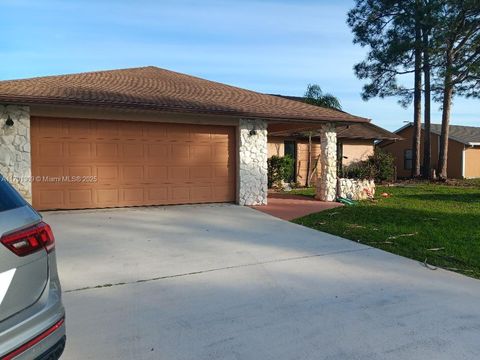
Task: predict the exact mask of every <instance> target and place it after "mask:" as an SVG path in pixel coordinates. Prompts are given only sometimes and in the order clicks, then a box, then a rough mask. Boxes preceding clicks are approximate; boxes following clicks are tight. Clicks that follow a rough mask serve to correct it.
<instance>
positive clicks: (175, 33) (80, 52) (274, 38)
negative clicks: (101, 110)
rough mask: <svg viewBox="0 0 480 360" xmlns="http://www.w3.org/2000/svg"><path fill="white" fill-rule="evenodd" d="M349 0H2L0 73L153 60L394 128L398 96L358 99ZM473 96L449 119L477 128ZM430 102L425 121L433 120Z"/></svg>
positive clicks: (479, 114) (403, 114) (401, 116)
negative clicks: (321, 102) (332, 103)
mask: <svg viewBox="0 0 480 360" xmlns="http://www.w3.org/2000/svg"><path fill="white" fill-rule="evenodd" d="M352 5H353V0H352V1H349V0H336V1H327V0H324V1H322V0H317V1H314V0H291V1H287V0H266V1H260V0H256V1H254V0H242V1H238V0H230V1H227V0H223V1H220V0H203V1H193V0H157V1H150V0H144V1H142V0H140V1H131V0H130V1H124V0H111V1H110V0H108V1H107V0H95V1H91V0H82V1H74V0H69V1H66V0H42V1H38V0H2V2H1V3H0V13H1V14H2V17H1V19H2V20H1V22H0V79H2V80H5V79H13V78H23V77H32V76H42V75H52V74H64V73H73V72H81V71H91V70H102V69H115V68H125V67H135V66H146V65H155V66H159V67H162V68H166V69H170V70H175V71H179V72H184V73H188V74H192V75H196V76H200V77H203V78H207V79H210V80H215V81H220V82H224V83H227V84H231V85H236V86H240V87H244V88H247V89H251V90H256V91H260V92H266V93H282V94H286V95H303V93H304V91H305V88H306V85H307V84H308V83H317V84H319V85H320V86H321V87H322V88H323V89H324V90H325V91H327V92H331V93H333V94H335V95H336V96H337V97H339V98H340V100H341V103H342V105H343V107H344V110H346V111H348V112H351V113H353V114H356V115H360V116H364V117H368V118H371V119H372V120H373V121H374V122H375V123H376V124H378V125H381V126H384V127H386V128H388V129H390V130H394V129H396V128H399V127H401V126H402V125H403V122H404V121H410V120H411V119H412V109H411V108H409V109H403V108H402V107H400V105H398V104H397V101H396V99H394V98H391V99H375V100H371V101H369V102H364V101H363V100H362V99H361V97H360V92H361V88H362V82H361V81H360V80H358V79H356V77H355V75H354V73H353V70H352V67H353V65H354V64H355V63H356V62H358V61H360V60H362V59H363V57H364V55H365V50H364V49H362V48H360V47H359V46H357V45H353V44H352V35H351V32H350V30H349V28H348V27H347V25H346V23H345V19H346V13H347V11H348V10H349V9H350V8H351V7H352ZM479 104H480V102H479V100H464V99H456V100H455V103H454V108H453V113H452V122H453V123H454V124H465V125H479V126H480V106H479ZM438 107H439V106H438V104H437V105H435V106H434V113H433V121H434V122H439V121H440V112H439V111H438Z"/></svg>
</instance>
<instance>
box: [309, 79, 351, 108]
mask: <svg viewBox="0 0 480 360" xmlns="http://www.w3.org/2000/svg"><path fill="white" fill-rule="evenodd" d="M303 97H304V98H305V102H306V103H307V104H310V105H316V106H321V107H326V108H330V109H336V110H342V106H341V105H340V101H339V100H338V99H337V98H336V97H335V96H333V95H332V94H328V93H327V94H324V93H323V91H322V88H321V87H320V86H319V85H317V84H308V86H307V91H306V92H305V95H304V96H303Z"/></svg>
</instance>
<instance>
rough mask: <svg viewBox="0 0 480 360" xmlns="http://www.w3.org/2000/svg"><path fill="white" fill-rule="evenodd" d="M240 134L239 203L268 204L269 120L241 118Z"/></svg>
mask: <svg viewBox="0 0 480 360" xmlns="http://www.w3.org/2000/svg"><path fill="white" fill-rule="evenodd" d="M252 132H255V134H253V133H252ZM238 136H239V140H238V147H239V151H238V154H239V155H238V156H239V157H238V167H239V169H238V172H239V179H238V182H237V183H238V203H239V204H240V205H266V204H267V194H268V173H267V171H268V170H267V122H266V121H264V120H247V119H240V122H239V130H238Z"/></svg>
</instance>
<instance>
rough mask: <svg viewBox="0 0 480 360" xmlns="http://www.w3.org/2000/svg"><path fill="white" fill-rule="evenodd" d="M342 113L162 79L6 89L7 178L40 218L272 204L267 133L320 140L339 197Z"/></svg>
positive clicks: (0, 156)
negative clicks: (311, 134)
mask: <svg viewBox="0 0 480 360" xmlns="http://www.w3.org/2000/svg"><path fill="white" fill-rule="evenodd" d="M368 122H369V120H368V119H365V118H362V117H358V116H354V115H351V114H348V113H345V112H341V111H335V110H331V109H325V108H320V107H316V106H311V105H308V104H304V103H301V102H298V101H292V100H288V99H282V98H279V97H275V96H270V95H265V94H260V93H257V92H253V91H249V90H245V89H240V88H237V87H233V86H228V85H225V84H221V83H217V82H212V81H208V80H204V79H200V78H197V77H193V76H189V75H185V74H180V73H176V72H172V71H168V70H164V69H160V68H157V67H151V66H150V67H143V68H133V69H123V70H111V71H98V72H89V73H80V74H71V75H60V76H47V77H38V78H30V79H21V80H9V81H1V82H0V173H1V174H2V175H3V176H4V177H5V178H7V179H10V180H11V182H12V183H13V185H14V186H15V187H16V188H17V189H19V191H20V192H21V193H22V194H23V196H25V197H26V198H27V199H29V200H30V201H31V202H32V204H33V206H34V207H35V208H37V209H39V210H45V209H82V208H104V207H121V206H142V205H164V204H186V203H209V202H236V203H238V204H240V205H256V204H266V202H267V193H268V189H267V156H268V146H267V139H268V133H269V132H271V133H276V132H280V131H285V130H291V131H296V132H300V131H305V130H309V131H316V132H318V133H319V134H320V135H319V137H320V143H321V147H322V153H321V156H320V163H321V166H320V167H321V173H322V176H321V177H320V179H319V181H318V184H317V185H318V186H317V198H318V199H320V200H325V201H333V200H334V199H335V197H336V189H337V174H336V170H337V129H343V128H345V126H349V125H353V124H359V123H362V124H363V123H368Z"/></svg>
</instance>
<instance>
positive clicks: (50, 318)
mask: <svg viewBox="0 0 480 360" xmlns="http://www.w3.org/2000/svg"><path fill="white" fill-rule="evenodd" d="M51 280H52V279H50V280H49V282H48V284H47V286H46V288H45V291H44V292H43V294H42V296H41V297H40V299H39V300H38V301H37V302H36V303H35V304H34V305H32V306H31V307H29V308H27V309H25V310H23V311H22V312H21V313H19V314H17V315H15V316H13V317H11V318H9V319H7V320H5V321H4V322H2V323H1V324H0V325H1V328H3V329H4V330H3V331H1V329H0V360H3V358H4V357H5V356H7V355H8V354H10V353H12V352H13V351H15V350H17V349H19V348H21V347H22V346H24V345H26V344H28V343H29V342H30V341H32V340H34V339H37V340H38V339H39V337H41V339H40V341H38V342H36V343H34V344H33V345H32V346H31V347H29V348H28V349H25V350H24V351H23V352H22V353H21V354H18V355H17V356H16V357H15V358H14V359H15V360H33V359H36V358H38V357H39V356H41V355H42V354H44V353H46V352H47V351H48V350H50V349H51V348H52V347H54V346H55V345H56V344H57V343H58V342H59V341H60V340H61V339H62V338H63V337H64V336H65V323H64V322H63V321H62V319H65V310H64V308H63V305H62V302H61V289H60V285H59V283H58V281H51ZM59 322H61V324H60V325H58V326H55V325H57V324H59ZM53 328H54V330H53V331H50V330H51V329H53ZM49 331H50V332H49ZM47 332H48V334H47Z"/></svg>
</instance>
